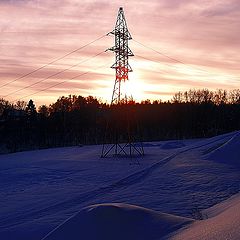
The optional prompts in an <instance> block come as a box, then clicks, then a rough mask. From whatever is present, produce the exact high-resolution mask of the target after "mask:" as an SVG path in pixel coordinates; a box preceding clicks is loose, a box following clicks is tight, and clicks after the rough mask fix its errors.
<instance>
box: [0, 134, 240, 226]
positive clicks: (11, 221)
mask: <svg viewBox="0 0 240 240" xmlns="http://www.w3.org/2000/svg"><path fill="white" fill-rule="evenodd" d="M238 133H239V132H236V133H234V134H233V135H232V134H229V135H227V136H224V137H222V138H220V139H219V138H217V139H214V140H212V141H210V142H207V143H204V144H199V143H197V144H196V145H194V146H190V147H187V148H185V149H182V150H180V151H178V152H176V153H174V154H171V155H170V156H168V157H165V158H163V159H161V160H160V161H158V162H156V163H154V164H152V165H151V166H149V167H147V168H145V169H143V170H140V171H138V172H135V173H133V174H131V175H129V176H127V177H124V178H122V179H120V180H119V181H116V182H115V183H113V184H110V185H108V186H105V187H100V188H97V189H95V190H91V191H88V192H85V193H82V194H79V195H78V196H75V197H73V198H71V199H68V200H65V201H62V202H59V203H56V204H54V205H51V206H48V207H46V208H42V209H40V210H37V211H30V212H28V213H26V214H22V215H18V216H10V217H8V218H5V219H4V220H0V226H1V228H3V227H4V228H8V227H12V226H15V225H18V224H21V223H23V222H24V223H25V222H27V221H31V220H32V219H33V217H34V219H37V218H41V217H44V216H46V215H49V214H52V213H56V212H58V211H62V210H66V209H68V208H71V207H74V206H76V205H78V204H83V203H84V202H87V201H89V200H92V199H94V198H96V197H99V196H101V195H105V194H107V193H110V192H111V191H113V190H120V189H121V188H125V187H129V186H132V185H133V184H136V183H139V182H141V181H143V180H145V179H146V178H147V177H149V176H150V175H151V174H152V173H153V172H154V171H155V170H156V169H158V168H159V167H161V166H163V165H164V164H166V163H168V162H169V161H171V160H172V159H173V158H175V157H176V156H178V155H180V154H183V153H185V152H188V151H191V150H194V149H197V148H201V147H204V146H207V145H210V144H212V143H215V142H218V141H221V140H223V139H225V138H229V137H230V136H231V135H232V137H233V136H235V135H236V134H238ZM203 141H204V140H203ZM227 141H229V140H226V142H227Z"/></svg>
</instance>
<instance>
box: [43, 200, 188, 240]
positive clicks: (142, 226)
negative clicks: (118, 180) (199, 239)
mask: <svg viewBox="0 0 240 240" xmlns="http://www.w3.org/2000/svg"><path fill="white" fill-rule="evenodd" d="M191 222H192V220H191V219H188V218H183V217H176V216H173V215H168V214H163V213H157V212H155V211H152V210H149V209H146V208H141V207H136V206H133V205H127V204H100V205H93V206H89V207H86V208H83V209H82V210H81V211H80V212H79V213H78V214H77V215H75V216H73V217H72V218H70V219H69V220H67V221H66V222H64V223H63V224H62V225H61V226H59V227H58V228H57V229H55V230H54V231H53V232H52V233H50V234H49V235H48V236H47V237H46V238H44V240H65V239H66V236H67V238H68V239H71V240H77V239H79V238H81V239H89V240H90V239H91V240H93V239H99V240H110V239H116V240H121V239H139V240H144V239H159V237H163V236H166V235H167V234H169V233H171V232H173V231H175V230H177V229H179V228H181V227H183V226H184V225H186V224H189V223H191Z"/></svg>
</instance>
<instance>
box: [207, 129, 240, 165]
mask: <svg viewBox="0 0 240 240" xmlns="http://www.w3.org/2000/svg"><path fill="white" fill-rule="evenodd" d="M206 159H208V160H213V161H216V162H219V163H220V162H221V163H226V164H231V165H233V166H235V167H240V133H238V134H236V135H234V136H233V137H232V138H231V139H230V140H229V141H227V142H225V143H224V144H222V145H220V146H219V147H218V148H217V149H215V150H213V151H212V152H211V153H209V154H208V155H207V156H206Z"/></svg>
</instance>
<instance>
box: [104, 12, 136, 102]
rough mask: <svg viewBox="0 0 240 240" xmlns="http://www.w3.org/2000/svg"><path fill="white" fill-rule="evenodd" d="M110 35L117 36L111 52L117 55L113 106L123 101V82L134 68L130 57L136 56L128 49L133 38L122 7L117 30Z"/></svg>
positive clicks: (113, 66) (114, 65)
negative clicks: (129, 60)
mask: <svg viewBox="0 0 240 240" xmlns="http://www.w3.org/2000/svg"><path fill="white" fill-rule="evenodd" d="M110 34H113V35H114V36H115V46H113V47H112V48H110V49H109V50H111V51H113V52H115V55H116V60H115V63H114V64H113V65H112V66H111V68H114V69H115V71H116V78H115V84H114V88H113V94H112V101H111V104H118V103H119V102H120V100H121V82H125V81H126V80H128V73H129V72H132V68H131V67H130V65H129V63H128V57H129V56H134V55H133V53H132V51H131V50H130V48H129V47H128V40H131V39H132V37H131V34H130V33H129V31H128V28H127V22H126V19H125V16H124V12H123V8H122V7H120V8H119V11H118V17H117V22H116V25H115V29H114V30H113V31H112V32H110Z"/></svg>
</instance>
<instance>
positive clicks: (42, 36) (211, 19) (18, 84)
mask: <svg viewBox="0 0 240 240" xmlns="http://www.w3.org/2000/svg"><path fill="white" fill-rule="evenodd" d="M121 6H122V7H123V8H124V11H125V16H126V19H127V23H128V27H129V31H130V32H131V35H132V37H133V39H135V40H136V41H139V42H141V43H143V44H144V45H147V46H148V47H150V48H153V49H155V50H157V51H159V52H161V53H163V54H166V55H168V56H169V57H171V58H174V59H177V60H179V61H181V62H183V63H184V64H182V63H179V62H177V61H174V60H171V59H170V58H167V57H165V56H163V55H160V54H157V53H156V52H154V51H152V50H150V49H147V48H145V47H143V46H141V45H139V44H138V43H137V42H135V41H133V40H132V41H130V43H129V45H130V48H131V49H132V51H133V53H134V54H135V55H136V56H135V57H132V58H131V59H130V60H129V62H130V65H131V66H132V68H133V73H130V75H129V79H130V80H129V83H128V90H129V94H132V95H133V97H134V98H135V99H136V100H141V99H147V98H149V99H151V100H153V99H163V100H166V99H171V97H172V95H173V94H174V93H175V92H177V91H183V90H188V89H190V88H195V89H197V88H209V89H219V88H221V89H234V88H240V67H239V66H240V64H239V63H240V54H239V52H240V2H239V0H212V1H208V0H152V1H143V0H131V1H115V0H112V1H92V0H81V1H80V0H58V1H56V0H41V1H40V0H1V1H0V34H1V35H0V65H1V68H0V86H2V85H4V84H6V83H8V82H10V81H13V80H14V79H16V78H18V77H21V76H22V75H24V74H27V73H28V72H30V71H33V70H35V69H37V68H39V67H41V66H43V65H45V64H48V63H49V62H51V61H54V60H55V59H57V58H59V57H62V56H63V55H65V54H67V53H69V52H71V51H73V50H75V49H77V48H79V47H81V46H83V45H85V44H88V43H89V42H91V41H93V40H95V39H97V38H99V37H101V36H103V35H104V34H107V33H108V32H110V31H111V30H112V29H113V28H114V25H115V22H116V17H117V12H118V8H119V7H121ZM113 44H114V39H113V36H106V37H103V38H102V39H100V40H98V41H96V42H94V43H93V44H91V45H89V46H87V47H85V48H83V49H82V50H79V51H78V52H75V53H74V54H71V55H69V56H67V57H66V58H64V59H62V60H60V61H58V62H55V63H54V64H52V65H49V66H47V67H46V68H44V69H41V70H40V71H38V72H35V73H34V74H32V75H29V76H27V77H25V78H22V79H19V80H18V81H15V82H12V83H11V84H8V85H6V86H4V87H1V88H0V97H4V96H6V95H8V96H6V97H4V98H6V99H8V100H10V101H16V100H18V99H21V100H25V101H28V100H29V99H30V98H31V99H33V100H34V102H35V103H36V104H37V105H38V106H39V105H41V104H50V103H52V102H55V101H56V99H57V98H58V97H59V96H62V95H65V96H67V95H69V94H77V95H83V96H88V95H92V96H96V97H97V98H101V99H102V100H103V101H108V102H109V101H110V100H111V93H112V88H113V84H114V77H115V76H114V70H112V69H110V66H111V65H112V64H113V62H114V54H113V53H111V52H109V51H108V52H105V53H102V54H101V55H99V56H97V57H95V58H93V59H90V60H89V61H86V62H83V61H85V60H86V59H88V58H90V57H92V56H94V55H96V54H98V53H100V52H102V51H104V50H105V49H107V48H109V47H112V46H113ZM81 62H83V63H81ZM78 63H79V65H77V66H76V67H73V68H71V69H69V70H68V71H65V72H63V73H61V74H59V75H56V76H54V77H52V78H49V79H46V80H45V81H43V82H41V83H39V84H35V85H33V86H32V87H27V86H29V85H31V84H34V83H36V82H38V81H39V80H41V79H44V78H47V77H48V76H49V75H52V74H54V73H57V72H59V71H61V70H64V69H66V68H70V67H71V66H72V65H75V64H78ZM89 71H91V72H89ZM85 72H89V73H87V74H85V75H82V76H79V77H77V78H75V79H72V80H69V81H66V82H65V83H63V84H60V85H57V86H56V87H53V88H49V89H48V90H46V91H42V92H39V93H37V94H34V93H35V92H37V91H40V90H43V89H45V88H48V87H51V85H54V84H57V83H58V82H61V81H64V80H68V79H71V78H74V77H75V76H77V75H81V74H84V73H85ZM24 87H26V88H25V89H23V90H21V91H18V90H19V89H21V88H24ZM15 91H18V92H15ZM14 92H15V93H14ZM31 94H34V95H32V96H28V97H25V96H27V95H31Z"/></svg>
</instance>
